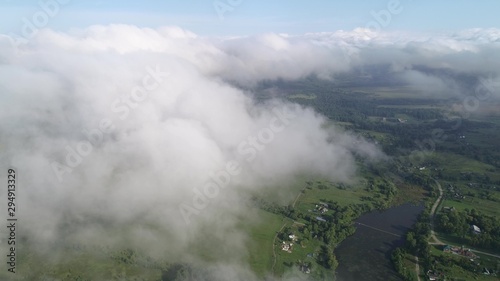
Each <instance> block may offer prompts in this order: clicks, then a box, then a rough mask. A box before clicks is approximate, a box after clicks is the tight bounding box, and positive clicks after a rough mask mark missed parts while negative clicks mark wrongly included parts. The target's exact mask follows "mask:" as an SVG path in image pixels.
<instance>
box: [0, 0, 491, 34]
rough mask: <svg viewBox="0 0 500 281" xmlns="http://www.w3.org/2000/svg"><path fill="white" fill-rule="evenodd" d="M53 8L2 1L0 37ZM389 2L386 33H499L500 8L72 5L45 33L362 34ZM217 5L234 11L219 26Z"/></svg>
mask: <svg viewBox="0 0 500 281" xmlns="http://www.w3.org/2000/svg"><path fill="white" fill-rule="evenodd" d="M51 1H61V2H62V1H63V0H36V1H31V0H26V1H23V0H20V1H15V0H0V18H1V25H0V32H1V33H5V34H9V33H14V34H20V33H21V30H22V28H23V26H24V25H26V20H28V21H29V22H31V23H33V22H34V19H33V16H34V15H36V13H37V12H40V11H43V9H42V7H41V6H40V4H39V2H51ZM391 1H394V3H395V4H394V5H396V7H397V8H398V9H402V10H401V12H400V13H397V14H391V20H390V22H389V24H387V26H383V27H382V28H383V29H384V30H400V31H401V30H408V31H417V32H428V31H438V32H441V31H456V30H461V29H467V28H476V27H478V28H489V27H497V28H499V27H500V17H499V16H498V11H500V1H498V0H482V1H464V0H442V1H430V0H420V1H416V0H413V1H412V0H370V1H348V0H337V1H336V0H318V1H314V2H313V1H310V0H309V1H306V0H278V1H272V0H267V1H264V0H241V1H239V0H219V1H213V0H157V1H153V0H143V1H126V0H125V1H124V0H122V1H119V0H86V1H83V0H80V1H79V0H64V2H68V3H67V4H61V5H60V9H59V11H58V12H57V13H55V15H54V16H50V17H49V20H48V22H47V24H46V25H44V26H46V27H50V28H52V29H56V30H61V31H67V30H69V29H71V28H83V27H86V26H89V25H94V24H110V23H125V24H134V25H137V26H141V27H158V26H164V25H177V26H180V27H183V28H186V29H189V30H191V31H193V32H195V33H197V34H200V35H249V34H256V33H263V32H277V33H289V34H303V33H306V32H321V31H335V30H339V29H342V30H352V29H354V28H356V27H365V26H366V25H367V24H368V23H370V22H372V21H376V18H375V17H374V15H373V12H379V11H381V10H386V11H388V5H389V3H391ZM238 2H241V3H238ZM214 3H219V4H220V3H222V4H220V6H221V7H224V5H227V6H225V7H230V9H231V10H228V11H226V12H224V13H223V18H221V17H219V14H221V13H220V12H219V13H217V11H216V8H215V5H214ZM231 3H236V4H235V5H231Z"/></svg>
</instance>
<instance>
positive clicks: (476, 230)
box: [470, 224, 481, 235]
mask: <svg viewBox="0 0 500 281" xmlns="http://www.w3.org/2000/svg"><path fill="white" fill-rule="evenodd" d="M470 229H471V230H472V233H474V234H476V235H477V234H481V228H479V227H478V226H477V225H474V224H473V225H471V227H470Z"/></svg>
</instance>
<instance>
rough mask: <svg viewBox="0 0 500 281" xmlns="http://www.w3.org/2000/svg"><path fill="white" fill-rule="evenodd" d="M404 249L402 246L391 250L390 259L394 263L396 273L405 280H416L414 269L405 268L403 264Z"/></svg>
mask: <svg viewBox="0 0 500 281" xmlns="http://www.w3.org/2000/svg"><path fill="white" fill-rule="evenodd" d="M405 255H406V251H405V249H404V248H396V250H394V251H393V252H392V255H391V261H392V264H393V265H394V268H395V269H396V271H397V272H398V274H399V275H400V276H401V277H402V278H403V280H405V281H417V276H416V274H415V270H414V269H412V268H407V267H406V266H405V264H404V260H405Z"/></svg>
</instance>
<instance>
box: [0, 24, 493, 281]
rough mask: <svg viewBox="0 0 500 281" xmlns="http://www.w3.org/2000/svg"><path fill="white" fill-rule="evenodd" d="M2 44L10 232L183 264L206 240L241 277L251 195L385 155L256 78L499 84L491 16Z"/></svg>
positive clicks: (451, 93) (252, 219)
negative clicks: (380, 71)
mask: <svg viewBox="0 0 500 281" xmlns="http://www.w3.org/2000/svg"><path fill="white" fill-rule="evenodd" d="M13 42H15V40H14V39H12V38H9V37H8V36H0V91H1V95H0V116H1V118H2V120H3V122H1V124H0V138H1V144H0V157H1V161H0V163H1V165H2V169H3V170H4V171H5V170H6V169H7V168H8V166H7V165H11V166H12V167H15V168H16V169H17V170H18V174H19V183H18V185H19V186H20V187H19V192H18V197H19V198H18V202H19V205H20V207H19V213H18V214H19V217H20V220H21V221H22V222H23V223H22V232H20V233H22V235H25V236H26V237H27V238H28V240H30V241H32V242H34V244H38V245H41V246H40V247H39V248H40V249H39V250H40V251H42V252H43V251H49V250H50V249H53V245H59V246H60V245H61V244H64V243H67V244H78V243H90V244H94V243H95V244H96V245H102V244H104V245H110V246H113V245H115V246H117V247H120V246H121V245H128V246H130V247H133V248H137V249H140V250H143V251H146V252H148V253H150V254H151V255H152V256H155V257H160V256H165V255H167V256H171V257H173V258H175V259H178V260H182V261H186V262H201V261H199V260H198V257H197V256H196V255H195V253H194V252H193V251H192V250H191V249H193V247H194V246H195V245H199V243H200V240H201V239H203V243H205V244H207V245H208V246H207V245H205V247H208V248H209V249H210V251H211V252H213V253H214V255H215V256H220V257H221V261H220V265H216V267H217V268H218V270H214V272H218V273H214V274H221V275H222V276H218V277H217V278H219V279H217V280H251V278H252V277H251V276H252V275H251V273H249V270H248V269H247V268H245V267H244V266H242V265H241V264H244V261H245V260H246V258H247V253H246V251H245V247H246V244H245V243H246V241H248V237H247V235H246V234H245V233H244V232H242V231H238V229H239V228H238V224H241V221H242V220H243V221H245V222H247V223H248V224H252V223H256V222H258V217H257V216H256V215H255V214H254V213H253V212H252V210H251V208H249V203H248V198H249V197H250V196H251V194H255V193H259V192H271V191H273V190H274V191H275V194H277V195H278V196H283V198H288V197H286V196H290V195H289V193H288V192H287V190H286V188H287V187H288V186H289V185H290V184H292V183H293V181H294V179H296V178H297V177H300V176H304V175H314V176H320V177H323V178H327V179H329V180H331V181H335V182H352V181H355V180H356V179H357V176H356V165H355V158H359V159H363V160H364V161H384V159H386V157H385V156H384V155H383V153H382V152H381V151H380V150H379V148H377V146H376V145H375V144H372V143H370V142H368V141H366V140H363V139H361V138H359V137H357V136H354V135H353V134H351V133H349V132H346V131H344V130H343V129H340V128H337V127H335V126H333V125H331V124H327V120H326V118H324V117H323V116H320V115H319V114H317V113H315V112H314V111H313V110H312V109H310V108H303V107H301V106H298V105H295V104H292V103H289V102H285V101H282V100H270V101H267V102H264V103H262V102H257V101H256V100H254V98H253V96H254V94H255V92H254V91H253V90H252V89H254V88H255V87H256V86H257V85H258V84H259V82H262V81H264V80H275V79H284V80H294V79H301V78H305V77H308V76H310V75H315V76H318V77H320V78H323V79H331V80H333V81H335V79H336V78H335V76H336V75H337V74H339V73H342V72H349V71H355V70H359V69H362V68H364V67H365V66H371V65H386V66H388V69H389V74H390V75H392V76H393V77H395V79H396V80H397V81H399V82H400V83H402V84H408V85H413V86H414V87H417V88H418V89H419V90H421V94H422V95H440V96H443V97H458V98H460V97H465V96H467V95H471V91H473V90H474V89H475V88H477V87H478V85H479V83H483V84H484V85H486V86H487V87H488V88H489V89H491V91H490V92H491V93H493V94H494V95H497V97H498V93H499V89H500V87H499V85H500V30H497V29H488V30H481V29H477V30H466V31H463V32H460V33H456V34H440V35H436V34H434V35H427V34H396V33H374V32H371V31H369V30H363V29H356V30H353V31H337V32H332V33H315V34H305V35H300V36H299V35H286V34H274V33H268V34H262V35H256V36H251V37H232V38H213V37H201V36H198V35H196V34H194V33H192V32H190V31H188V30H184V29H181V28H179V27H162V28H158V29H149V28H138V27H136V26H129V25H109V26H92V27H89V28H87V29H83V30H74V31H71V32H68V33H61V32H56V31H52V30H49V29H44V30H41V31H39V32H38V34H37V35H36V36H35V37H33V38H31V39H30V40H29V41H28V42H27V43H25V44H19V45H17V46H16V43H14V44H12V43H13ZM368 74H369V73H368ZM464 76H465V77H469V78H470V81H468V82H467V83H465V82H464V81H463V79H461V77H464ZM280 189H283V190H280ZM3 192H4V191H2V193H3ZM2 196H3V195H2ZM56 258H57V256H56ZM231 272H232V274H233V275H231V274H230V273H231ZM222 278H226V279H222ZM238 278H239V279H238Z"/></svg>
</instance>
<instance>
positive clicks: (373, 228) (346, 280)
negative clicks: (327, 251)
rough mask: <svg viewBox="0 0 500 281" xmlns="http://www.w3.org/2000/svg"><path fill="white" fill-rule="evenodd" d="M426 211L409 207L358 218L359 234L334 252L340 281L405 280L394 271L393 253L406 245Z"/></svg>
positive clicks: (421, 207) (372, 213)
mask: <svg viewBox="0 0 500 281" xmlns="http://www.w3.org/2000/svg"><path fill="white" fill-rule="evenodd" d="M423 210H424V206H423V205H418V206H417V205H415V204H409V203H408V204H404V205H401V206H397V207H393V208H391V209H388V210H385V211H382V212H379V211H373V212H371V213H368V214H365V215H362V216H361V217H360V218H358V220H356V224H355V226H356V233H355V234H354V235H352V236H351V237H349V238H347V239H346V240H344V241H343V242H342V243H341V244H340V245H339V246H338V247H337V248H336V249H335V255H336V256H337V259H338V261H339V267H338V268H337V273H336V274H337V280H338V281H364V280H367V281H376V280H380V281H389V280H402V279H401V278H399V277H398V275H397V272H396V271H395V270H394V269H393V267H392V264H391V259H390V256H391V252H392V250H394V249H395V248H396V247H398V246H401V245H402V244H403V243H404V234H405V233H406V232H407V231H408V229H409V228H410V227H411V226H412V225H413V224H415V222H416V219H417V216H418V215H419V214H420V213H421V212H422V211H423Z"/></svg>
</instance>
